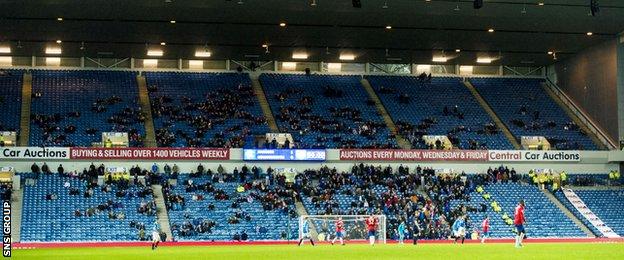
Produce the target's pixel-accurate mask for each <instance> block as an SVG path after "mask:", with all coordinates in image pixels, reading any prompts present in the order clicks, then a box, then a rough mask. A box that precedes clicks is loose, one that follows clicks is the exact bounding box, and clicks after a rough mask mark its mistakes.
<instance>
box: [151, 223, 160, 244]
mask: <svg viewBox="0 0 624 260" xmlns="http://www.w3.org/2000/svg"><path fill="white" fill-rule="evenodd" d="M159 231H160V225H158V222H156V221H154V226H153V227H152V250H154V249H156V248H157V247H158V243H160V232H159Z"/></svg>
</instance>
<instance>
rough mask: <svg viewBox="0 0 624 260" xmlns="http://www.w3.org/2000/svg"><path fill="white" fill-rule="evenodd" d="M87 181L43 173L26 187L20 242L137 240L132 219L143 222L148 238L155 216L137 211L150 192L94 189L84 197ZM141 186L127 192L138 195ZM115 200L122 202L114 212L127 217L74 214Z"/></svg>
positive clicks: (101, 214) (131, 188)
mask: <svg viewBox="0 0 624 260" xmlns="http://www.w3.org/2000/svg"><path fill="white" fill-rule="evenodd" d="M65 182H69V183H70V185H71V187H72V188H78V189H79V191H80V193H79V194H78V195H69V189H67V188H64V187H63V185H64V183H65ZM85 190H86V189H85V187H84V181H81V180H79V179H78V178H70V177H59V176H58V175H57V174H54V175H52V174H51V175H45V174H42V175H40V177H39V179H38V180H37V182H36V184H35V185H34V186H30V185H26V186H24V204H23V206H22V207H23V208H22V227H21V229H22V230H21V241H23V242H49V241H59V242H67V241H137V240H138V234H139V233H138V231H137V229H136V228H134V227H131V226H130V222H131V221H135V222H137V223H143V224H144V225H145V227H146V230H147V232H146V237H147V236H149V234H150V232H149V231H151V227H152V223H154V222H155V221H156V216H154V215H152V216H148V215H145V214H140V213H138V212H137V208H138V205H139V204H140V203H141V202H148V201H151V200H152V199H153V198H152V196H151V195H148V196H146V197H145V198H140V197H137V196H131V197H130V196H126V197H117V196H116V192H117V189H116V188H113V190H112V191H110V192H104V191H102V190H101V189H99V188H95V189H94V194H93V196H92V197H90V198H85V197H84V196H83V193H84V191H85ZM139 190H140V189H139V188H138V187H136V186H130V188H129V189H128V193H133V194H136V192H138V191H139ZM52 193H54V194H56V195H57V196H58V199H55V200H47V199H46V195H47V194H52ZM109 200H112V201H113V202H119V203H121V205H122V206H123V207H122V208H118V209H114V210H113V211H114V212H115V213H120V212H123V213H124V214H125V219H122V220H118V219H115V220H112V219H109V217H108V214H107V212H100V213H97V214H95V215H94V216H91V217H86V216H81V217H76V216H74V211H75V210H77V209H79V210H80V211H81V212H82V213H83V214H84V213H85V210H86V209H87V208H89V207H96V206H98V205H99V204H103V203H106V202H107V201H109Z"/></svg>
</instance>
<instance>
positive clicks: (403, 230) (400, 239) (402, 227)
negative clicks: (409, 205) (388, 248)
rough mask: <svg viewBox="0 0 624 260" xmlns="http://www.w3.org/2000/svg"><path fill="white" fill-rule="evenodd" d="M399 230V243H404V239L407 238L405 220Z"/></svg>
mask: <svg viewBox="0 0 624 260" xmlns="http://www.w3.org/2000/svg"><path fill="white" fill-rule="evenodd" d="M397 232H398V233H399V244H403V239H405V221H403V220H401V224H399V227H398V228H397Z"/></svg>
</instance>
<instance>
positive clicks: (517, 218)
mask: <svg viewBox="0 0 624 260" xmlns="http://www.w3.org/2000/svg"><path fill="white" fill-rule="evenodd" d="M525 221H526V219H525V218H524V200H520V202H519V203H518V206H516V211H515V212H514V225H515V226H516V232H517V234H516V247H517V248H520V247H522V239H523V238H524V235H525V234H526V232H525V230H524V223H525Z"/></svg>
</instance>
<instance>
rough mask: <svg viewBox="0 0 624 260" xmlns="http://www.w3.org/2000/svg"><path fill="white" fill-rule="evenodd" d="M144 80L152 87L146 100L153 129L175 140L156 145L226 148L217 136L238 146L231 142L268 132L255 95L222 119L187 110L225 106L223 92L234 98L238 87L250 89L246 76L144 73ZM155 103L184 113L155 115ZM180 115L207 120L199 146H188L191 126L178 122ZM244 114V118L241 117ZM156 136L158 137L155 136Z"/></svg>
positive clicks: (188, 123) (195, 110)
mask: <svg viewBox="0 0 624 260" xmlns="http://www.w3.org/2000/svg"><path fill="white" fill-rule="evenodd" d="M145 77H146V80H147V84H148V87H150V88H152V87H153V88H155V91H150V94H149V95H150V100H151V101H152V102H151V103H152V110H153V111H155V112H154V113H152V115H153V117H154V126H155V128H156V129H157V130H158V129H168V131H169V132H170V133H172V134H174V135H175V137H176V138H175V141H174V142H173V143H171V144H167V145H165V144H163V143H162V142H160V143H159V146H173V147H188V146H220V147H224V146H227V145H226V142H223V143H217V142H215V137H217V136H220V137H222V138H223V139H224V140H227V141H228V142H227V144H229V146H230V147H242V146H239V145H238V144H236V142H235V140H243V141H244V140H246V137H248V136H251V135H264V134H265V133H268V132H270V130H269V127H268V125H267V124H266V122H265V119H264V115H263V113H262V109H261V108H260V105H259V103H258V100H257V99H256V98H255V96H253V95H252V96H249V97H243V100H242V101H241V103H240V104H235V105H236V106H238V107H237V110H238V111H239V112H237V113H231V114H227V115H225V116H216V115H214V114H213V113H212V111H207V112H202V111H200V110H199V109H196V108H194V109H187V108H190V107H192V106H193V105H191V104H200V103H203V102H208V101H209V102H215V103H217V104H224V105H225V104H226V103H228V102H229V99H226V98H225V97H224V93H227V94H228V95H230V94H231V95H237V93H238V91H239V90H238V89H239V87H245V88H250V87H251V80H250V78H249V75H248V74H241V73H184V72H146V73H145ZM163 97H167V98H170V99H171V102H161V101H160V100H161V99H162V98H163ZM157 104H161V105H162V106H164V107H166V108H167V110H168V111H169V110H172V108H174V109H175V108H178V109H179V108H184V110H179V111H176V114H175V115H168V114H166V115H165V114H163V115H159V113H158V112H156V110H157V106H156V105H157ZM182 114H189V115H190V116H191V117H193V118H197V117H201V118H203V119H204V120H205V121H208V120H210V121H211V125H212V128H211V129H209V130H208V131H207V132H206V133H204V136H203V137H200V138H199V139H201V141H199V145H195V144H189V143H188V141H187V139H186V138H184V137H188V138H195V137H196V133H195V127H194V126H193V123H192V122H190V121H189V120H178V119H177V117H179V116H181V115H182ZM243 114H244V115H243ZM247 115H248V116H249V117H252V118H254V119H255V120H256V121H253V120H247V119H245V118H244V117H245V116H247ZM157 136H158V134H157Z"/></svg>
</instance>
